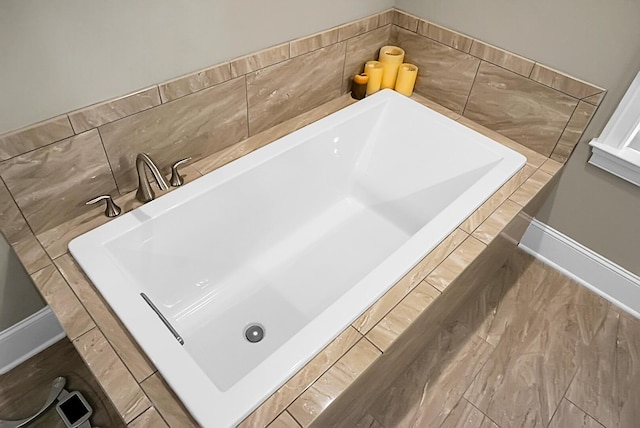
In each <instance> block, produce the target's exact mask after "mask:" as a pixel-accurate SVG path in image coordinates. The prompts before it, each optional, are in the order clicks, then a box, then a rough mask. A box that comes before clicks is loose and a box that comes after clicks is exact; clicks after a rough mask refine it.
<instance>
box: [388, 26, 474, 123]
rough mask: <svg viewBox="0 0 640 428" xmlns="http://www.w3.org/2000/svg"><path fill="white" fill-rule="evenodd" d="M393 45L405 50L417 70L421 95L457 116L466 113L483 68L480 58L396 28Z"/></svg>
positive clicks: (406, 56)
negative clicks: (478, 75)
mask: <svg viewBox="0 0 640 428" xmlns="http://www.w3.org/2000/svg"><path fill="white" fill-rule="evenodd" d="M391 44H394V45H398V46H400V47H402V48H403V49H404V50H405V52H406V53H405V62H409V63H412V64H415V65H417V66H418V79H417V80H416V87H415V91H416V92H417V93H418V94H421V95H424V96H426V97H427V98H429V99H431V100H433V101H435V102H437V103H438V104H441V105H443V106H445V107H447V108H448V109H450V110H453V111H454V112H456V113H462V112H463V110H464V106H465V104H466V103H467V98H468V97H469V92H470V91H471V87H472V85H473V82H474V79H475V76H476V72H477V70H478V65H479V64H480V60H479V59H478V58H475V57H473V56H471V55H469V54H466V53H464V52H460V51H458V50H456V49H454V48H451V47H449V46H446V45H443V44H442V43H438V42H436V41H434V40H431V39H428V38H426V37H424V36H420V35H418V34H416V33H413V32H411V31H407V30H405V29H403V28H399V27H395V26H394V27H393V28H392V31H391Z"/></svg>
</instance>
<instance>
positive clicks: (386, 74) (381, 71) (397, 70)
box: [352, 46, 418, 99]
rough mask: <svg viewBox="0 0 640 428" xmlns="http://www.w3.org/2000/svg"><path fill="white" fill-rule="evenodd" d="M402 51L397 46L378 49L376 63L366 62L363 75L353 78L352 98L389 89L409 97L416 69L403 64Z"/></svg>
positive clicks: (414, 80) (416, 74)
mask: <svg viewBox="0 0 640 428" xmlns="http://www.w3.org/2000/svg"><path fill="white" fill-rule="evenodd" d="M403 61H404V50H402V49H401V48H399V47H397V46H384V47H382V48H380V55H379V56H378V61H367V62H366V64H365V65H364V73H362V74H358V75H356V76H354V78H353V91H352V94H353V96H354V98H356V99H361V98H364V96H365V95H371V94H373V93H376V92H378V91H379V90H380V89H385V88H391V89H395V90H396V92H400V93H401V94H403V95H406V96H408V97H409V96H411V94H412V93H413V87H414V86H415V84H416V78H417V77H418V67H416V66H415V65H413V64H407V63H404V62H403Z"/></svg>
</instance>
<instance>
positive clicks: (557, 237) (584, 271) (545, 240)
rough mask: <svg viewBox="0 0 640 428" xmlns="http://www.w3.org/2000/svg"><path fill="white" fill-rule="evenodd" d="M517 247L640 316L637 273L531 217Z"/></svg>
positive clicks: (639, 278) (639, 282) (639, 292)
mask: <svg viewBox="0 0 640 428" xmlns="http://www.w3.org/2000/svg"><path fill="white" fill-rule="evenodd" d="M519 248H520V249H522V250H523V251H525V252H527V253H529V254H531V255H532V256H534V257H535V258H537V259H539V260H540V261H542V262H543V263H546V264H548V265H549V266H551V267H553V268H555V269H557V270H559V271H560V272H562V273H563V274H565V275H567V276H568V277H570V278H571V279H573V280H574V281H576V282H578V283H580V284H582V285H584V286H585V287H587V288H589V289H590V290H591V291H593V292H594V293H597V294H599V295H600V296H602V297H604V298H605V299H607V300H609V301H610V302H611V303H613V304H614V305H616V306H618V307H619V308H621V309H624V310H625V311H627V312H629V313H631V314H632V315H634V316H635V317H638V318H640V277H638V276H637V275H635V274H634V273H632V272H629V271H628V270H626V269H624V268H622V267H621V266H618V265H617V264H615V263H613V262H612V261H610V260H608V259H606V258H604V257H602V256H601V255H600V254H598V253H596V252H594V251H592V250H590V249H589V248H587V247H585V246H584V245H582V244H580V243H579V242H576V241H574V240H573V239H571V238H569V237H568V236H566V235H564V234H562V233H560V232H558V231H557V230H555V229H553V228H552V227H550V226H547V225H546V224H544V223H541V222H539V221H538V220H536V219H533V221H532V222H531V224H530V225H529V228H528V229H527V231H526V232H525V234H524V236H523V237H522V240H521V241H520V245H519Z"/></svg>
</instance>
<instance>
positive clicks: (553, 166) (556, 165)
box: [540, 159, 564, 175]
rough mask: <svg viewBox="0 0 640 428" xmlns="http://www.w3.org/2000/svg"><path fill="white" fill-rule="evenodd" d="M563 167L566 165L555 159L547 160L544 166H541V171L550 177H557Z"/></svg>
mask: <svg viewBox="0 0 640 428" xmlns="http://www.w3.org/2000/svg"><path fill="white" fill-rule="evenodd" d="M563 165H564V164H562V163H560V162H558V161H555V160H553V159H547V160H546V161H545V162H544V163H543V164H542V165H540V171H542V172H546V173H547V174H549V175H556V174H557V173H558V171H560V170H561V169H562V166H563Z"/></svg>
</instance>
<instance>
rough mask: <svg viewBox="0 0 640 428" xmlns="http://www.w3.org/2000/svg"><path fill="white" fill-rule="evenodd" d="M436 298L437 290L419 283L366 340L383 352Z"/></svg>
mask: <svg viewBox="0 0 640 428" xmlns="http://www.w3.org/2000/svg"><path fill="white" fill-rule="evenodd" d="M438 296H440V292H439V291H438V290H436V289H435V288H433V287H432V286H431V285H430V284H428V283H426V282H424V281H423V282H421V283H420V284H419V285H418V286H417V287H416V288H414V289H413V290H411V292H410V293H409V294H408V295H407V296H406V297H405V298H404V299H402V301H401V302H400V303H398V305H397V306H396V307H394V308H393V309H392V310H391V312H389V313H388V314H387V315H386V316H385V317H384V318H383V319H382V320H381V321H380V322H379V323H378V324H376V326H375V327H373V329H371V331H370V332H369V333H367V336H366V337H367V339H369V340H370V341H371V343H373V344H374V345H376V346H377V347H378V349H380V350H381V351H382V352H385V351H386V350H387V349H389V347H390V346H391V345H392V343H393V341H394V340H396V338H397V337H398V336H400V335H401V334H402V333H403V332H404V331H405V330H406V328H407V327H408V326H409V325H410V324H411V323H412V322H413V321H415V319H416V318H417V317H418V316H419V315H420V314H421V313H422V311H424V310H425V309H426V308H427V307H428V306H429V305H431V304H432V303H433V302H434V301H435V300H436V299H437V298H438Z"/></svg>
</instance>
